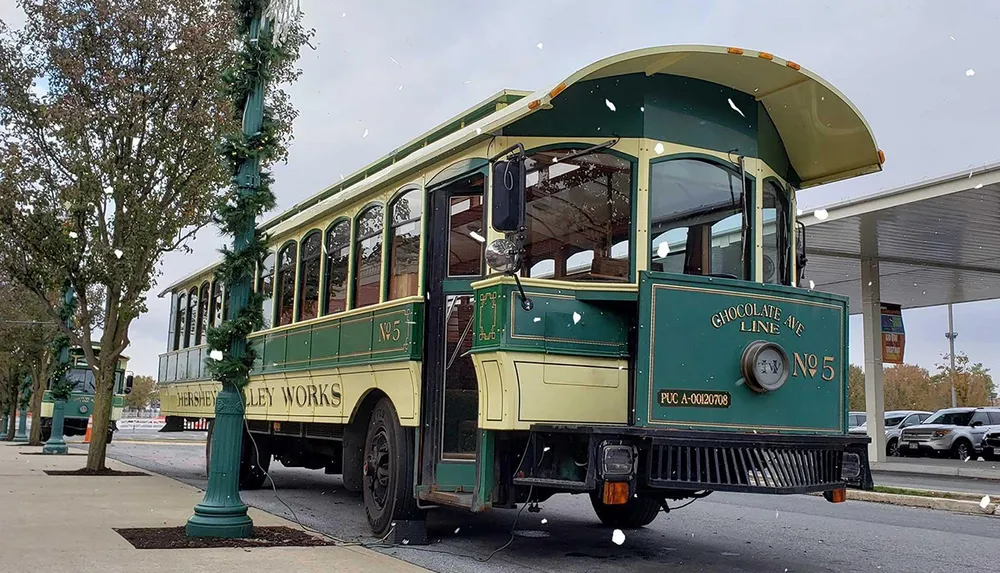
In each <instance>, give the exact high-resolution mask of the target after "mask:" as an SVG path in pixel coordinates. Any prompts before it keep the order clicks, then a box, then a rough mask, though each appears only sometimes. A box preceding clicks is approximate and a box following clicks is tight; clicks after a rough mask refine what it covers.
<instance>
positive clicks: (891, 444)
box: [850, 410, 932, 456]
mask: <svg viewBox="0 0 1000 573" xmlns="http://www.w3.org/2000/svg"><path fill="white" fill-rule="evenodd" d="M931 414H932V412H925V411H923V410H890V411H888V412H886V413H885V418H884V420H885V421H884V424H885V455H887V456H898V455H899V434H900V433H901V432H902V431H903V428H909V427H910V426H916V425H917V424H922V423H923V422H924V420H926V419H927V418H929V417H930V416H931ZM850 433H852V434H867V433H868V421H867V420H866V421H864V422H862V423H861V425H860V426H858V427H856V428H851V429H850Z"/></svg>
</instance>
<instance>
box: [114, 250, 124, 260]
mask: <svg viewBox="0 0 1000 573" xmlns="http://www.w3.org/2000/svg"><path fill="white" fill-rule="evenodd" d="M124 254H125V253H123V252H122V250H121V249H115V258H116V259H120V258H122V255H124Z"/></svg>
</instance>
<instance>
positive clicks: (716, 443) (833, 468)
mask: <svg viewBox="0 0 1000 573" xmlns="http://www.w3.org/2000/svg"><path fill="white" fill-rule="evenodd" d="M531 434H532V444H529V448H528V450H529V454H528V456H529V457H531V458H534V457H535V456H537V453H536V452H538V451H539V450H540V451H541V452H542V453H544V452H545V451H547V450H546V449H545V448H546V447H547V446H545V445H541V444H543V443H557V442H559V441H560V440H559V437H560V436H565V435H566V434H573V435H575V437H576V438H577V439H579V440H582V439H586V440H587V442H588V445H587V452H588V467H589V468H590V469H589V471H588V472H587V477H586V480H585V481H586V482H587V484H586V487H577V488H571V489H593V488H594V487H596V484H597V482H598V481H615V480H619V481H624V480H628V481H631V482H633V483H634V490H635V491H646V492H648V493H655V492H657V491H661V492H678V491H688V492H690V491H733V492H743V493H763V494H801V493H811V492H820V491H831V490H836V489H842V488H845V487H850V488H856V489H866V490H871V489H873V487H874V484H873V483H872V475H871V467H870V465H869V462H868V442H869V441H870V439H869V438H868V437H867V436H849V435H839V436H816V435H786V434H737V433H733V432H719V431H679V430H665V429H657V428H639V427H632V426H534V427H532V430H531ZM609 444H621V445H628V446H632V447H633V448H634V450H635V452H636V464H635V467H634V471H633V472H631V473H630V475H628V476H622V475H617V476H614V477H608V476H605V475H602V473H601V449H602V448H603V447H604V446H605V445H609ZM542 459H543V458H542ZM526 461H529V462H530V460H526ZM542 466H544V464H542ZM845 466H846V467H845ZM528 467H532V466H531V465H528ZM546 477H551V476H545V475H537V476H532V475H527V474H526V475H524V476H521V478H520V479H515V483H518V482H521V483H523V484H524V485H528V484H534V485H544V484H541V483H536V480H535V479H531V478H542V479H545V478H546ZM548 485H549V487H558V486H557V484H555V483H549V484H548ZM582 485H583V484H581V486H582Z"/></svg>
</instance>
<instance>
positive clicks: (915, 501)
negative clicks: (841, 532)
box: [847, 489, 1000, 517]
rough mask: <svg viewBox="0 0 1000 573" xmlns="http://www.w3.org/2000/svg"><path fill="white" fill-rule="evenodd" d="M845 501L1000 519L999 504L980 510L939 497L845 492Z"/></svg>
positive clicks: (971, 503) (976, 505)
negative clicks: (936, 510) (919, 508)
mask: <svg viewBox="0 0 1000 573" xmlns="http://www.w3.org/2000/svg"><path fill="white" fill-rule="evenodd" d="M847 499H849V500H853V501H868V502H873V503H885V504H889V505H900V506H905V507H922V508H925V509H938V510H944V511H953V512H957V513H968V514H972V515H985V516H991V517H1000V502H991V503H990V504H989V505H987V506H986V508H985V509H984V508H982V507H980V505H979V502H978V501H966V500H960V499H944V498H940V497H924V496H921V495H902V494H898V493H880V492H877V491H864V490H852V489H848V490H847Z"/></svg>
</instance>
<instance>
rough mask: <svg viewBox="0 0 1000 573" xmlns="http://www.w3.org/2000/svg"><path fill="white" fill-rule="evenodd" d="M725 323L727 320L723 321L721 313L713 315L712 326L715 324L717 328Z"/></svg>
mask: <svg viewBox="0 0 1000 573" xmlns="http://www.w3.org/2000/svg"><path fill="white" fill-rule="evenodd" d="M723 324H725V322H723V320H722V316H720V315H719V314H713V315H712V326H714V327H715V328H719V327H720V326H722V325H723Z"/></svg>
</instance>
